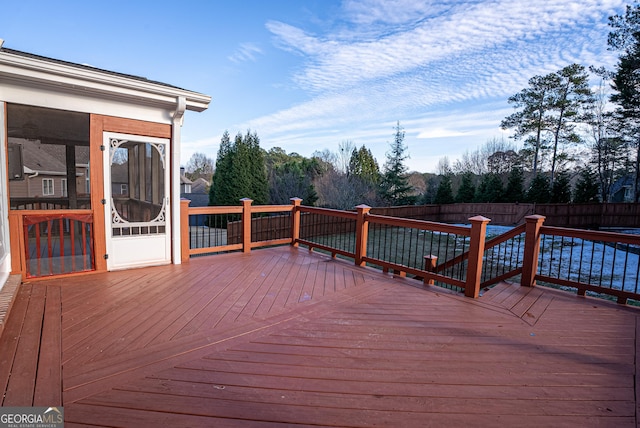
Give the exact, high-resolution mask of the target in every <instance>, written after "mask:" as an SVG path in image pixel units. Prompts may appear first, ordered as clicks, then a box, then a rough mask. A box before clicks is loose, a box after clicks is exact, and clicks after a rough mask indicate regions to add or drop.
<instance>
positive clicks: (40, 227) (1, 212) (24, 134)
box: [0, 39, 211, 287]
mask: <svg viewBox="0 0 640 428" xmlns="http://www.w3.org/2000/svg"><path fill="white" fill-rule="evenodd" d="M210 101H211V98H210V97H209V96H208V95H204V94H201V93H198V92H193V91H189V90H185V89H181V88H178V87H175V86H172V85H168V84H166V83H161V82H156V81H152V80H149V79H146V78H143V77H137V76H131V75H127V74H122V73H117V72H113V71H108V70H103V69H99V68H95V67H91V66H87V65H82V64H76V63H70V62H66V61H61V60H57V59H52V58H46V57H43V56H39V55H34V54H30V53H26V52H20V51H17V50H13V49H8V48H6V47H4V46H3V41H2V40H1V39H0V148H1V150H0V287H2V285H3V284H4V282H5V281H6V278H7V276H8V274H9V273H10V272H12V273H15V274H22V275H23V277H24V276H25V275H26V276H41V275H54V274H57V273H69V272H71V273H73V272H79V271H84V270H87V269H88V270H96V271H105V270H113V269H125V268H130V267H137V266H148V265H158V264H165V263H180V253H181V252H180V242H181V241H180V239H179V238H180V237H179V231H180V227H179V225H180V193H181V179H180V174H179V173H178V171H179V170H180V169H179V166H180V138H181V135H180V134H181V127H182V122H183V118H184V113H185V111H186V110H192V111H197V112H201V111H204V110H206V109H207V108H208V106H209V102H210ZM171 171H175V173H173V174H172V173H171ZM7 178H8V179H7ZM183 184H186V183H183ZM56 233H58V234H59V235H58V236H54V234H56ZM37 245H40V246H43V245H44V246H45V248H44V249H42V248H36V247H35V246H37ZM47 247H48V249H47ZM33 257H36V258H37V259H35V260H34V259H33ZM40 258H43V259H44V260H46V262H43V261H42V260H40ZM87 261H88V264H87ZM67 265H68V266H67ZM78 265H80V266H82V268H78ZM34 266H37V271H35V270H33V267H34ZM71 266H72V267H73V269H75V270H71V271H65V270H64V269H65V268H69V269H71Z"/></svg>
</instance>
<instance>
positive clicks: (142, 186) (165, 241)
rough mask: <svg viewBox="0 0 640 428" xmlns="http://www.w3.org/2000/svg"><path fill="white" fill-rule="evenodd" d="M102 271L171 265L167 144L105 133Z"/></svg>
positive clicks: (155, 139) (148, 139)
mask: <svg viewBox="0 0 640 428" xmlns="http://www.w3.org/2000/svg"><path fill="white" fill-rule="evenodd" d="M103 141H104V143H103V144H104V155H103V158H104V171H105V188H104V194H105V225H106V228H107V230H106V244H107V269H108V270H115V269H125V268H130V267H140V266H151V265H160V264H166V263H170V262H171V221H170V220H171V219H170V206H171V205H170V200H169V194H170V192H169V188H170V187H169V183H170V176H169V172H170V168H169V159H168V153H169V140H167V139H163V138H153V137H143V136H139V135H127V134H118V133H112V132H105V133H104V134H103Z"/></svg>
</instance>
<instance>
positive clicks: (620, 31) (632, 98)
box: [608, 4, 640, 202]
mask: <svg viewBox="0 0 640 428" xmlns="http://www.w3.org/2000/svg"><path fill="white" fill-rule="evenodd" d="M609 24H610V25H611V27H612V28H614V30H613V31H612V32H610V33H609V40H608V42H609V46H610V47H611V48H613V49H618V50H621V51H622V55H620V58H619V61H618V64H617V66H616V70H615V71H614V73H613V79H612V80H613V89H614V93H613V94H612V95H611V101H612V102H613V103H615V104H617V105H618V107H617V108H616V110H615V112H614V117H615V120H616V121H617V122H618V129H619V130H620V134H621V136H622V137H623V138H624V139H625V140H626V142H627V144H628V145H629V146H630V147H632V148H633V149H634V150H635V158H634V161H633V174H634V185H633V191H634V199H633V200H634V201H635V202H640V72H639V71H640V5H639V4H636V5H635V6H633V7H631V6H629V5H628V6H627V8H626V12H625V15H624V16H623V15H616V16H613V17H610V18H609Z"/></svg>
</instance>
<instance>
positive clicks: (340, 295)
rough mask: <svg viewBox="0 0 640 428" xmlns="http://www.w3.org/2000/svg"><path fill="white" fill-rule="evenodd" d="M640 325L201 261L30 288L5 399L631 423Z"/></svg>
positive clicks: (201, 422)
mask: <svg viewBox="0 0 640 428" xmlns="http://www.w3.org/2000/svg"><path fill="white" fill-rule="evenodd" d="M639 315H640V311H639V310H637V309H634V308H629V307H623V306H618V305H616V304H614V303H608V302H603V301H599V300H594V299H590V298H584V297H577V296H575V295H571V294H569V293H563V292H560V291H556V290H549V289H545V288H542V287H536V288H533V289H526V288H523V287H520V286H515V285H509V284H500V285H498V286H496V287H495V288H494V289H492V290H489V291H485V292H484V295H483V296H482V297H481V298H479V299H478V300H473V299H468V298H464V297H462V296H459V295H454V294H450V293H448V292H446V291H443V290H441V289H439V288H435V287H431V288H428V289H424V288H423V287H422V286H421V285H420V283H418V282H416V281H413V280H409V279H403V278H393V277H391V276H388V275H384V274H382V273H379V272H378V271H375V270H372V269H368V268H357V267H355V266H353V265H351V264H349V263H347V262H344V261H339V260H332V259H330V258H326V257H324V256H321V255H317V254H312V253H309V252H308V251H306V250H302V249H294V248H289V247H280V248H272V249H263V250H257V251H253V252H252V253H250V254H240V253H236V254H227V255H221V256H213V257H202V258H195V259H192V260H191V261H190V263H188V264H184V265H179V266H173V265H171V266H163V267H155V268H146V269H137V270H128V271H122V272H111V273H107V274H93V275H85V276H77V277H73V278H66V279H52V280H48V281H39V282H33V283H26V284H23V285H22V286H21V287H20V290H19V294H18V297H17V300H16V301H15V303H14V305H13V307H12V310H11V313H10V316H9V320H8V322H7V324H6V327H5V330H4V332H3V334H2V337H1V338H0V389H1V390H3V391H4V394H3V396H2V400H3V401H2V405H3V406H32V405H38V406H40V405H42V406H53V405H63V406H64V412H65V422H66V423H65V426H67V427H76V426H78V427H79V426H109V427H147V426H148V427H159V426H176V427H187V426H192V427H209V426H215V427H236V426H250V427H274V426H282V425H287V424H290V425H294V424H295V425H299V426H315V427H318V426H332V427H334V426H339V427H365V426H386V427H425V426H437V427H441V426H453V427H458V426H468V427H473V426H479V427H486V426H500V427H505V426H519V427H523V426H524V427H529V426H530V427H541V426H553V427H558V426H575V427H589V426H598V427H603V426H605V427H609V426H610V427H627V426H628V427H635V426H637V421H638V399H637V397H636V390H639V391H640V388H639V386H640V385H639V384H638V383H637V381H636V379H637V367H638V362H639V361H638V356H639V355H640V353H639V352H638V348H639V346H640V345H639V341H638V336H639V334H638V332H639V330H640V328H639V327H640V321H639V320H640V318H639Z"/></svg>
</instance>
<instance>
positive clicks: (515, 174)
mask: <svg viewBox="0 0 640 428" xmlns="http://www.w3.org/2000/svg"><path fill="white" fill-rule="evenodd" d="M524 199H525V194H524V174H523V173H522V168H519V167H515V168H513V169H511V171H510V172H509V178H508V179H507V187H506V189H505V191H504V197H503V201H504V202H522V201H524Z"/></svg>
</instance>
